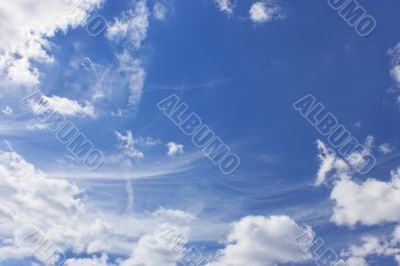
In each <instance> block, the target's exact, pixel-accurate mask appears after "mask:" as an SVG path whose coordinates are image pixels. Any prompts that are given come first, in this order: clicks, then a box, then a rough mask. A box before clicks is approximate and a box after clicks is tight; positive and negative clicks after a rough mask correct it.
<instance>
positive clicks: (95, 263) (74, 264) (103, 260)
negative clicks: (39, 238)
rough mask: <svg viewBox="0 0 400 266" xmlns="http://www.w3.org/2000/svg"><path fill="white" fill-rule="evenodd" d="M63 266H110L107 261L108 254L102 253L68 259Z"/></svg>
mask: <svg viewBox="0 0 400 266" xmlns="http://www.w3.org/2000/svg"><path fill="white" fill-rule="evenodd" d="M64 265H65V266H112V265H114V264H109V263H108V256H107V255H106V254H102V255H101V257H96V256H94V257H92V258H83V259H68V260H67V261H66V262H65V264H64Z"/></svg>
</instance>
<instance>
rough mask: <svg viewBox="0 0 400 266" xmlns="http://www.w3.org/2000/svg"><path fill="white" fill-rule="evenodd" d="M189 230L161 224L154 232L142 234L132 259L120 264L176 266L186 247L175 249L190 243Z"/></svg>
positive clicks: (128, 265)
mask: <svg viewBox="0 0 400 266" xmlns="http://www.w3.org/2000/svg"><path fill="white" fill-rule="evenodd" d="M188 237H189V230H188V229H187V228H182V227H171V225H169V224H163V225H160V226H159V227H158V228H157V230H156V231H155V232H154V233H150V234H146V235H144V236H142V237H141V238H140V239H139V241H138V242H137V244H136V246H135V248H134V250H133V253H132V256H131V258H130V259H128V260H126V261H124V262H122V263H121V265H120V266H131V265H143V266H176V264H177V263H178V261H179V260H180V259H181V258H182V257H183V255H184V251H185V249H184V248H182V249H179V250H175V249H174V248H176V247H177V244H179V245H182V246H184V245H186V244H187V243H188Z"/></svg>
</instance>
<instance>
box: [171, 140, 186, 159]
mask: <svg viewBox="0 0 400 266" xmlns="http://www.w3.org/2000/svg"><path fill="white" fill-rule="evenodd" d="M167 148H168V152H167V154H168V156H171V157H173V156H175V155H176V154H182V153H183V145H182V144H178V143H176V142H173V141H171V142H168V143H167Z"/></svg>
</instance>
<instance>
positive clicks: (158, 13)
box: [153, 2, 168, 20]
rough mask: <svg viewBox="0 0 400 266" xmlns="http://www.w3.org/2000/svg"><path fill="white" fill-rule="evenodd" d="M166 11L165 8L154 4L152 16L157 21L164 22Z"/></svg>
mask: <svg viewBox="0 0 400 266" xmlns="http://www.w3.org/2000/svg"><path fill="white" fill-rule="evenodd" d="M167 12H168V9H167V7H166V6H165V5H164V4H162V3H160V2H156V3H155V4H154V6H153V16H154V17H155V18H156V19H158V20H165V18H166V15H167Z"/></svg>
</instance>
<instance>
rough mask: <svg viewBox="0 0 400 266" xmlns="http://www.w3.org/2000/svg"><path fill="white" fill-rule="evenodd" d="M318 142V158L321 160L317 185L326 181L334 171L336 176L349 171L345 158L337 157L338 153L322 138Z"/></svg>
mask: <svg viewBox="0 0 400 266" xmlns="http://www.w3.org/2000/svg"><path fill="white" fill-rule="evenodd" d="M316 143H317V147H318V150H319V154H318V159H319V160H320V162H321V163H320V166H319V170H318V173H317V179H316V181H315V185H316V186H320V185H322V184H324V183H326V182H327V180H328V177H329V175H330V174H331V173H334V177H335V176H337V175H341V174H342V173H345V172H347V171H349V165H348V164H347V163H346V162H345V161H344V160H343V159H341V158H339V157H337V156H336V153H335V152H334V151H333V150H332V149H330V148H329V147H327V146H326V145H325V143H323V142H322V141H320V140H317V142H316Z"/></svg>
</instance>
